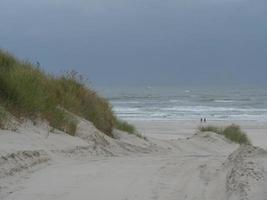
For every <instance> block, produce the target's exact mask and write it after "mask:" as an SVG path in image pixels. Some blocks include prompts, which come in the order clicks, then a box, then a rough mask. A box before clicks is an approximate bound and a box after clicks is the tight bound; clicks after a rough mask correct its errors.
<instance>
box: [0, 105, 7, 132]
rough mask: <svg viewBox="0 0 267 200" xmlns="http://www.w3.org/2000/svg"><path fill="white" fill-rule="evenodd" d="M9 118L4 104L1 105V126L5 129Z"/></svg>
mask: <svg viewBox="0 0 267 200" xmlns="http://www.w3.org/2000/svg"><path fill="white" fill-rule="evenodd" d="M6 119H7V114H6V111H5V109H4V107H3V106H1V105H0V128H1V129H3V128H4V127H5V123H6Z"/></svg>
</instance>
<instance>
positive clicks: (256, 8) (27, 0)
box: [0, 0, 267, 85]
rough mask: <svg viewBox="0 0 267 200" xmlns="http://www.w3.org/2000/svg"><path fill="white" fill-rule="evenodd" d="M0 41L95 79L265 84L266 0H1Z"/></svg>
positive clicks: (51, 66)
mask: <svg viewBox="0 0 267 200" xmlns="http://www.w3.org/2000/svg"><path fill="white" fill-rule="evenodd" d="M0 47H1V48H4V49H7V50H8V51H10V52H12V53H14V54H16V55H17V56H19V58H23V59H29V60H31V61H33V62H35V61H39V62H40V63H41V65H42V67H43V68H44V69H46V70H48V71H50V72H53V73H59V72H61V71H63V70H67V69H75V70H76V71H79V72H80V73H84V74H85V75H86V76H88V77H89V79H90V80H91V82H92V83H93V84H94V85H110V84H115V85H116V84H145V85H157V84H158V85H160V84H165V85H168V84H184V85H186V84H221V83H229V84H231V83H233V84H241V83H248V84H252V83H255V84H266V83H267V0H76V1H73V0H1V1H0Z"/></svg>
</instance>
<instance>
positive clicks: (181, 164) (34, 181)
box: [0, 121, 267, 200]
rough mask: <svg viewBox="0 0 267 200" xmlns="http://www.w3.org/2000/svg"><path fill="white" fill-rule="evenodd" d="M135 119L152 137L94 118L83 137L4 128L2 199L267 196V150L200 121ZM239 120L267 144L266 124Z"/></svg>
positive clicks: (237, 199)
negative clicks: (112, 133)
mask: <svg viewBox="0 0 267 200" xmlns="http://www.w3.org/2000/svg"><path fill="white" fill-rule="evenodd" d="M229 123H230V124H231V123H232V122H208V124H218V125H226V124H229ZM236 123H237V122H236ZM134 124H135V125H136V126H137V128H138V130H139V131H140V132H141V133H143V134H144V135H145V136H147V137H148V141H145V140H142V139H140V138H137V137H135V136H134V135H128V134H126V133H121V132H117V133H116V139H112V138H108V137H106V136H104V135H103V134H101V133H100V132H99V131H97V130H96V129H95V128H94V127H93V126H92V124H91V123H89V122H86V121H83V123H82V124H81V125H80V126H79V129H78V136H79V137H71V136H68V135H66V134H64V133H62V132H56V133H50V135H49V136H48V137H47V129H46V128H45V126H39V127H35V126H27V128H25V127H23V128H21V129H20V130H19V131H18V132H16V133H15V132H11V131H0V149H1V160H0V163H1V164H0V199H3V200H73V199H79V200H82V199H92V200H107V199H109V200H126V199H127V200H156V199H158V200H174V199H179V200H183V199H187V200H266V197H267V174H266V171H267V152H266V151H265V150H263V149H260V148H257V147H253V146H241V147H240V146H239V145H237V144H234V143H232V142H230V141H228V140H226V139H225V138H224V137H223V136H221V135H218V134H215V133H198V134H195V133H196V128H197V127H198V126H199V125H200V124H199V122H197V121H172V122H159V121H158V122H155V121H153V122H137V121H136V122H134ZM237 124H240V125H241V126H242V128H244V130H246V131H247V134H248V135H249V137H250V138H251V140H252V142H253V143H255V144H256V145H259V146H261V147H263V148H265V147H267V140H266V137H265V134H264V133H265V132H266V125H265V124H264V123H259V122H257V123H253V122H239V123H237ZM41 164H42V165H41ZM38 166H39V167H38Z"/></svg>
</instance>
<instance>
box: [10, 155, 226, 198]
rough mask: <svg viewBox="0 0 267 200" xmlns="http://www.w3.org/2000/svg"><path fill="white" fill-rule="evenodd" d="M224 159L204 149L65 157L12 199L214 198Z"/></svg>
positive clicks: (22, 187)
mask: <svg viewBox="0 0 267 200" xmlns="http://www.w3.org/2000/svg"><path fill="white" fill-rule="evenodd" d="M225 159H226V156H225V155H215V154H214V155H211V154H210V153H208V154H207V155H205V154H203V151H202V152H201V153H200V154H197V152H195V153H194V154H188V153H186V154H184V155H181V154H180V153H179V154H177V153H173V152H172V153H168V154H151V155H142V156H131V157H116V158H108V159H102V160H96V161H86V162H78V163H77V162H73V163H70V162H68V163H65V162H63V163H59V164H54V165H51V166H49V167H47V168H45V169H43V170H40V171H38V172H36V173H34V174H33V175H32V176H31V177H30V178H29V179H28V180H26V181H25V182H24V183H23V185H20V188H19V189H18V191H16V192H14V193H13V194H11V195H10V196H8V198H7V199H8V200H17V199H20V200H36V199H39V200H47V199H49V200H73V199H97V200H105V199H110V200H113V199H114V200H120V199H121V200H126V199H127V200H133V199H138V200H140V199H146V200H149V199H168V200H171V199H177V198H178V199H198V200H200V199H213V200H214V199H218V198H216V196H217V195H218V194H217V191H216V190H213V188H216V185H217V186H218V185H220V184H221V183H222V181H218V178H219V177H220V176H218V172H216V170H215V169H217V168H219V167H220V166H221V164H222V162H223V161H225ZM207 163H208V165H207ZM216 167H217V168H216ZM213 173H214V174H213ZM215 173H217V176H214V175H215ZM214 179H216V180H214ZM210 183H212V184H211V187H207V186H208V184H210ZM214 183H215V184H216V185H214ZM207 189H209V190H210V191H211V192H210V191H207ZM222 195H223V194H221V195H220V198H221V197H222Z"/></svg>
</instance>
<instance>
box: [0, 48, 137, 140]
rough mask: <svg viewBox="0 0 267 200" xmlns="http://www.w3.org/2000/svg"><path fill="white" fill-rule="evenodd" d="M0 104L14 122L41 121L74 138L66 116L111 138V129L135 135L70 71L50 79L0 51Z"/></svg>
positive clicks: (38, 69)
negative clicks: (78, 118)
mask: <svg viewBox="0 0 267 200" xmlns="http://www.w3.org/2000/svg"><path fill="white" fill-rule="evenodd" d="M0 104H1V105H3V106H4V108H5V110H7V111H8V112H9V113H11V114H12V115H14V116H15V117H17V118H29V119H31V120H33V121H34V120H36V119H43V120H46V121H48V123H49V124H50V125H51V126H52V127H54V128H56V129H60V130H63V131H65V132H67V133H69V134H70V135H75V131H76V128H77V123H78V122H77V120H76V119H75V118H74V117H73V116H72V115H71V114H69V113H73V114H75V115H78V116H80V117H82V118H85V119H87V120H89V121H91V122H93V124H94V125H95V126H96V128H98V129H99V130H101V131H102V132H104V133H105V134H107V135H109V136H111V137H113V135H112V130H113V128H114V127H115V128H117V129H120V130H123V131H127V132H133V131H134V127H133V126H132V125H130V124H128V123H126V122H122V121H120V120H118V119H117V117H116V116H115V114H114V113H113V111H112V108H111V106H110V104H109V102H108V101H107V100H106V99H104V98H102V97H100V96H99V95H98V94H97V93H96V92H95V91H94V90H92V89H90V88H89V87H87V85H86V81H85V79H84V78H83V77H82V76H80V75H79V74H78V73H76V72H74V71H71V72H68V73H65V74H64V75H62V76H53V75H51V74H47V73H45V72H44V71H43V70H41V69H40V68H39V67H37V66H35V65H34V64H32V63H29V62H24V61H20V60H18V59H16V58H15V57H14V56H12V55H10V54H9V53H7V52H5V51H2V50H0ZM0 115H1V114H0ZM0 120H1V118H0ZM0 123H1V121H0Z"/></svg>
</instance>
